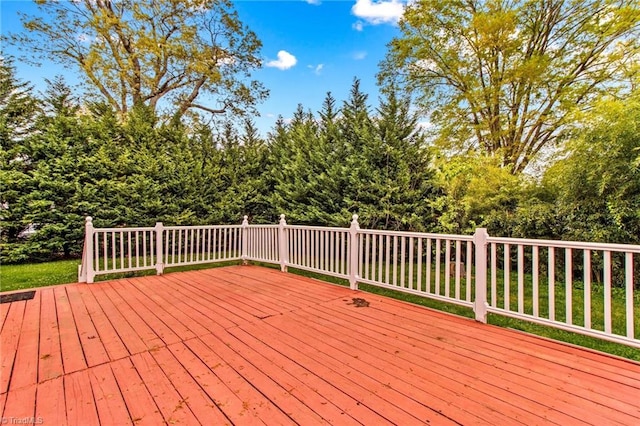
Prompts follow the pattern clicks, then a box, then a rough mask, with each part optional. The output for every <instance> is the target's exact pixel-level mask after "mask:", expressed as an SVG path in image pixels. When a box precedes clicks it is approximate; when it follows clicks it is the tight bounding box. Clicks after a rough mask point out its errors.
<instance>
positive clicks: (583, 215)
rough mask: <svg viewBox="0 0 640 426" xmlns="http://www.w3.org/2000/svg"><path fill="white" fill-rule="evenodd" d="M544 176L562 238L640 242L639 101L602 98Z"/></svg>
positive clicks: (635, 98)
mask: <svg viewBox="0 0 640 426" xmlns="http://www.w3.org/2000/svg"><path fill="white" fill-rule="evenodd" d="M583 122H584V126H583V127H582V128H581V129H578V130H576V131H575V132H574V135H573V137H572V138H571V141H570V142H569V143H568V144H567V147H566V149H565V151H564V153H563V158H562V159H561V160H559V161H557V162H556V163H555V164H554V165H553V166H552V167H551V168H550V169H549V170H548V171H547V173H546V174H545V177H544V181H543V183H544V185H545V186H546V187H548V188H551V190H553V191H554V192H555V194H556V204H557V208H558V210H559V211H560V212H561V213H563V215H564V217H565V221H566V225H565V229H564V235H563V237H564V238H565V239H574V240H586V241H603V242H618V243H634V244H637V243H638V242H640V162H639V161H638V155H639V154H640V97H638V96H636V97H634V98H633V99H630V100H625V101H619V100H612V99H607V100H603V101H601V102H600V103H599V104H598V106H597V108H596V109H595V110H594V111H592V112H590V113H589V115H588V116H586V117H585V118H584V120H583Z"/></svg>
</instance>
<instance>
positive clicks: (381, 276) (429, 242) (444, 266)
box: [358, 230, 473, 307]
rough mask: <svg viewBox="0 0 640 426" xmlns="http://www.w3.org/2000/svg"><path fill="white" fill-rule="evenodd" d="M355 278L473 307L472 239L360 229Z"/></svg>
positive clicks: (456, 236)
mask: <svg viewBox="0 0 640 426" xmlns="http://www.w3.org/2000/svg"><path fill="white" fill-rule="evenodd" d="M359 246H360V247H359V250H358V252H359V265H360V268H359V280H358V281H360V282H363V283H367V284H372V285H376V286H380V287H386V288H390V289H393V290H400V291H404V292H407V293H413V294H417V295H419V296H426V297H430V298H433V299H439V300H442V301H446V302H452V303H456V304H459V305H463V306H469V307H471V306H473V282H472V279H471V277H472V269H473V266H472V265H473V263H472V259H473V257H472V256H473V237H469V236H462V235H439V234H423V233H413V232H393V231H377V230H361V231H360V240H359Z"/></svg>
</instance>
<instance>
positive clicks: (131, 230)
mask: <svg viewBox="0 0 640 426" xmlns="http://www.w3.org/2000/svg"><path fill="white" fill-rule="evenodd" d="M154 230H155V228H154V227H153V226H150V227H149V226H145V227H136V228H125V227H122V228H93V231H94V233H96V232H136V231H137V232H143V231H154Z"/></svg>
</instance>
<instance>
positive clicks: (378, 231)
mask: <svg viewBox="0 0 640 426" xmlns="http://www.w3.org/2000/svg"><path fill="white" fill-rule="evenodd" d="M358 233H360V234H375V235H390V236H394V235H395V236H398V237H414V238H415V237H419V238H434V239H439V240H457V241H473V236H472V235H455V234H433V233H428V232H411V231H385V230H382V229H360V230H358Z"/></svg>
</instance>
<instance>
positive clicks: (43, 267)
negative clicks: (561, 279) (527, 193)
mask: <svg viewBox="0 0 640 426" xmlns="http://www.w3.org/2000/svg"><path fill="white" fill-rule="evenodd" d="M79 262H80V261H79V260H63V261H56V262H48V263H37V264H25V265H0V290H1V291H12V290H21V289H27V288H35V287H43V286H49V285H55V284H65V283H73V282H76V281H77V274H78V264H79ZM232 264H238V261H230V262H220V263H214V264H201V265H188V266H180V267H173V268H167V269H166V270H165V271H166V272H167V273H170V272H178V271H186V270H195V269H205V268H211V267H219V266H227V265H232ZM260 265H261V266H266V267H272V268H277V267H278V266H276V265H271V264H260ZM289 271H290V272H291V273H295V274H299V275H303V276H308V277H313V278H318V279H321V280H324V281H328V282H332V283H335V284H340V285H348V282H347V281H346V280H342V279H338V278H334V277H329V276H325V275H321V274H316V273H312V272H307V271H302V270H297V269H295V268H289ZM154 273H155V271H153V270H150V271H142V272H137V273H126V274H112V275H108V276H99V277H96V278H97V279H98V280H104V279H113V278H122V277H131V276H140V275H149V274H154ZM499 276H500V275H499ZM515 279H516V278H515V277H514V278H512V282H515V281H514V280H515ZM441 280H442V282H444V276H442V277H441ZM452 281H453V280H452ZM423 282H424V281H423ZM452 284H453V283H452ZM574 284H575V290H574V292H573V295H574V302H573V318H574V320H575V323H578V324H580V323H581V322H582V318H583V316H584V313H583V303H582V296H583V292H582V291H581V288H580V287H581V286H580V283H574ZM464 286H465V282H464V280H461V289H460V290H461V293H462V294H464V292H465V287H464ZM451 287H452V288H451V289H450V291H451V295H453V291H454V289H453V285H452V286H451ZM515 287H516V286H511V287H510V288H509V290H510V291H509V293H510V294H511V296H510V302H511V303H510V304H512V303H514V301H517V296H516V293H515V291H516V290H517V288H515ZM359 288H360V289H361V290H363V291H367V292H371V293H375V294H380V295H384V296H389V297H393V298H396V299H399V300H404V301H407V302H410V303H414V304H418V305H421V306H426V307H429V308H433V309H437V310H440V311H445V312H449V313H452V314H456V315H461V316H465V317H469V318H473V316H474V315H473V311H472V309H470V308H466V307H462V306H458V305H454V304H450V303H444V302H440V301H436V300H433V299H428V298H424V297H420V296H416V295H412V294H407V293H403V292H400V291H395V290H391V289H387V288H380V287H376V286H372V285H368V284H359ZM502 288H503V282H502V281H501V278H500V279H499V280H498V287H497V290H498V293H499V294H498V297H497V299H498V306H501V305H502V303H503V300H504V297H503V292H502V291H501V289H502ZM547 288H548V287H547V286H546V285H543V283H542V282H541V285H540V310H541V313H542V312H543V311H544V310H545V307H544V306H545V305H544V302H543V300H546V292H547ZM555 288H556V301H555V302H556V303H555V306H556V318H558V319H562V318H564V316H565V303H564V291H565V289H564V286H562V285H560V284H558V285H556V287H555ZM594 290H595V291H594V294H597V293H599V292H598V289H597V288H595V289H594ZM525 293H526V297H525V309H524V310H525V312H531V309H532V308H531V289H530V287H528V286H525ZM636 293H640V292H636ZM620 296H623V295H622V294H621V292H617V291H614V292H613V297H614V307H615V308H614V312H615V310H616V308H618V307H622V306H623V304H624V300H623V299H621V297H620ZM638 297H640V295H636V301H635V303H636V306H637V305H639V303H638V301H639V300H640V299H638ZM602 300H603V299H602V298H601V297H594V298H592V315H593V316H594V318H593V321H594V325H595V324H598V323H600V321H601V312H602V305H603V303H602ZM512 307H514V306H513V305H512ZM489 323H490V324H495V325H498V326H501V327H507V328H513V329H516V330H522V331H525V332H528V333H533V334H537V335H539V336H543V337H548V338H551V339H555V340H560V341H564V342H567V343H571V344H575V345H579V346H584V347H588V348H592V349H596V350H599V351H603V352H608V353H610V354H613V355H617V356H622V357H626V358H629V359H633V360H637V361H640V350H638V349H635V348H631V347H629V346H625V345H620V344H616V343H610V342H607V341H603V340H600V339H594V338H591V337H587V336H583V335H580V334H576V333H570V332H566V331H563V330H558V329H555V328H551V327H545V326H541V325H537V324H533V323H529V322H527V321H522V320H516V319H512V318H507V317H503V316H500V315H493V314H491V315H489ZM635 323H636V324H637V326H636V330H640V309H636V317H635ZM620 326H623V321H620V320H619V319H618V320H616V316H614V327H615V328H616V329H617V328H618V327H620ZM618 332H620V330H618Z"/></svg>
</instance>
